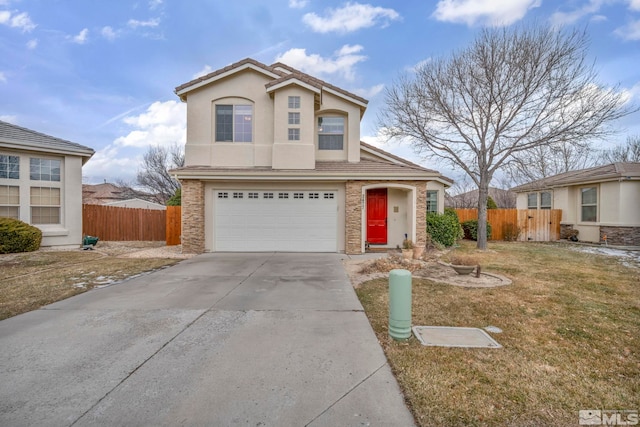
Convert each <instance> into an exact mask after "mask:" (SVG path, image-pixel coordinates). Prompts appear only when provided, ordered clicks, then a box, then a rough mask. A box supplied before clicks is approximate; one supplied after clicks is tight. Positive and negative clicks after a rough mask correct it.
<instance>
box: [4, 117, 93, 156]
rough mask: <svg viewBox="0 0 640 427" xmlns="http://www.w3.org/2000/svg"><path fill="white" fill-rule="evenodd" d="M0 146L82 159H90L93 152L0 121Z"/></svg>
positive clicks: (69, 142) (78, 145)
mask: <svg viewBox="0 0 640 427" xmlns="http://www.w3.org/2000/svg"><path fill="white" fill-rule="evenodd" d="M0 146H3V147H10V148H18V149H28V150H34V151H46V152H53V153H68V154H76V155H78V156H82V157H87V158H89V157H91V156H92V155H93V154H94V153H95V151H93V149H91V148H89V147H85V146H84V145H80V144H76V143H75V142H71V141H67V140H64V139H60V138H56V137H54V136H49V135H45V134H44V133H40V132H36V131H34V130H31V129H27V128H23V127H20V126H16V125H14V124H11V123H7V122H3V121H1V120H0Z"/></svg>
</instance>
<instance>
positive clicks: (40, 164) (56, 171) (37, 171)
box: [29, 157, 61, 182]
mask: <svg viewBox="0 0 640 427" xmlns="http://www.w3.org/2000/svg"><path fill="white" fill-rule="evenodd" d="M60 163H61V162H60V160H51V159H38V158H33V157H32V158H31V159H29V178H30V179H31V180H32V181H57V182H60Z"/></svg>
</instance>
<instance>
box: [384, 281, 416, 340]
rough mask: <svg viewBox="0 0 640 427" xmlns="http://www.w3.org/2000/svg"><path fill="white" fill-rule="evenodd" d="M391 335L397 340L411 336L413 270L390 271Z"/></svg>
mask: <svg viewBox="0 0 640 427" xmlns="http://www.w3.org/2000/svg"><path fill="white" fill-rule="evenodd" d="M389 335H390V336H391V338H393V339H394V340H396V341H406V340H408V339H409V337H410V336H411V272H410V271H409V270H403V269H396V270H391V271H390V272H389Z"/></svg>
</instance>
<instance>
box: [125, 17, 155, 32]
mask: <svg viewBox="0 0 640 427" xmlns="http://www.w3.org/2000/svg"><path fill="white" fill-rule="evenodd" d="M127 25H128V26H129V27H130V28H134V29H135V28H138V27H157V26H158V25H160V19H158V18H153V19H149V20H148V21H138V20H137V19H129V21H128V22H127Z"/></svg>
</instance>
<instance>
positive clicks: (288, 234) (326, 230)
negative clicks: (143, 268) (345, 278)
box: [171, 59, 451, 254]
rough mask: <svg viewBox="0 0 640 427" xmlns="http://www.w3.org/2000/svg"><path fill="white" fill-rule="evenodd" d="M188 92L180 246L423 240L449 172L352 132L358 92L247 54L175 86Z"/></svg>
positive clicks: (289, 246)
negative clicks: (445, 173)
mask: <svg viewBox="0 0 640 427" xmlns="http://www.w3.org/2000/svg"><path fill="white" fill-rule="evenodd" d="M175 92H176V94H177V95H178V96H179V97H180V99H181V100H182V101H184V102H186V103H187V142H186V146H185V166H184V167H182V168H179V169H175V170H173V171H171V172H172V174H173V175H174V176H175V177H176V178H177V179H179V180H180V182H181V183H182V245H183V251H185V252H194V253H200V252H205V251H208V252H213V251H291V252H295V251H299V252H346V253H350V254H357V253H362V252H364V251H365V246H367V245H371V246H376V245H377V246H378V247H383V248H391V247H393V248H395V247H397V246H398V245H401V244H402V241H403V240H404V238H405V236H406V237H408V238H409V239H411V240H413V241H414V242H416V244H418V245H424V244H425V243H426V230H425V215H426V211H427V208H429V209H431V210H436V211H442V209H443V206H444V189H445V188H446V187H448V186H450V184H451V180H449V179H448V178H446V177H443V176H442V175H441V174H440V173H438V172H437V171H434V170H429V169H425V168H423V167H421V166H418V165H416V164H413V163H411V162H408V161H406V160H404V159H401V158H399V157H397V156H394V155H392V154H390V153H387V152H385V151H383V150H380V149H378V148H375V147H373V146H371V145H368V144H365V143H363V142H361V141H360V120H361V118H362V116H363V114H364V113H365V110H366V108H367V101H366V100H365V99H363V98H361V97H359V96H357V95H355V94H353V93H350V92H347V91H345V90H343V89H340V88H338V87H335V86H333V85H331V84H329V83H326V82H324V81H322V80H319V79H317V78H314V77H312V76H310V75H308V74H305V73H302V72H300V71H298V70H295V69H293V68H291V67H289V66H287V65H285V64H282V63H276V64H273V65H270V66H269V65H265V64H262V63H260V62H258V61H255V60H252V59H245V60H242V61H240V62H237V63H235V64H232V65H230V66H228V67H225V68H222V69H220V70H217V71H214V72H212V73H210V74H207V75H206V76H203V77H200V78H197V79H195V80H192V81H190V82H188V83H185V84H183V85H181V86H178V87H177V88H176V90H175Z"/></svg>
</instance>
